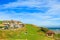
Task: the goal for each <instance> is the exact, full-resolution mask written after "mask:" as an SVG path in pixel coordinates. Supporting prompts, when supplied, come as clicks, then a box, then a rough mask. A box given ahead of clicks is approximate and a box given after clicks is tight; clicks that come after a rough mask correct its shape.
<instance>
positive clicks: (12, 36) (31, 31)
mask: <svg viewBox="0 0 60 40" xmlns="http://www.w3.org/2000/svg"><path fill="white" fill-rule="evenodd" d="M38 30H40V28H38V27H37V26H36V25H32V24H25V26H24V27H23V28H17V29H12V30H10V29H9V30H8V29H7V30H0V40H2V39H4V40H54V39H53V38H49V37H47V36H46V35H45V33H44V32H43V31H41V30H40V32H38Z"/></svg>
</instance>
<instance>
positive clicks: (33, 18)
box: [0, 0, 60, 26]
mask: <svg viewBox="0 0 60 40" xmlns="http://www.w3.org/2000/svg"><path fill="white" fill-rule="evenodd" d="M0 20H19V21H22V22H23V23H29V24H35V25H39V26H59V25H60V0H0Z"/></svg>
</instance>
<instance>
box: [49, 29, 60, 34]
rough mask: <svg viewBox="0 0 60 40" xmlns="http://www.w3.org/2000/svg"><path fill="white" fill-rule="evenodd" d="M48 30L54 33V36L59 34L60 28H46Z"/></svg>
mask: <svg viewBox="0 0 60 40" xmlns="http://www.w3.org/2000/svg"><path fill="white" fill-rule="evenodd" d="M48 29H49V30H51V31H53V32H55V33H56V34H60V28H48Z"/></svg>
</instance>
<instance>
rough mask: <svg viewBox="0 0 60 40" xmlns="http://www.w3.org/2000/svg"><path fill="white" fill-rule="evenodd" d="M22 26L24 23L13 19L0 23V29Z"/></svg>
mask: <svg viewBox="0 0 60 40" xmlns="http://www.w3.org/2000/svg"><path fill="white" fill-rule="evenodd" d="M21 27H24V24H23V23H22V22H20V21H15V20H4V21H2V22H1V23H0V29H15V28H21Z"/></svg>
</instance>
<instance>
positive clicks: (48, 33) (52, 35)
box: [46, 30, 55, 37]
mask: <svg viewBox="0 0 60 40" xmlns="http://www.w3.org/2000/svg"><path fill="white" fill-rule="evenodd" d="M54 34H55V33H54V32H53V31H50V30H49V31H47V32H46V35H47V36H48V37H54Z"/></svg>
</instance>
